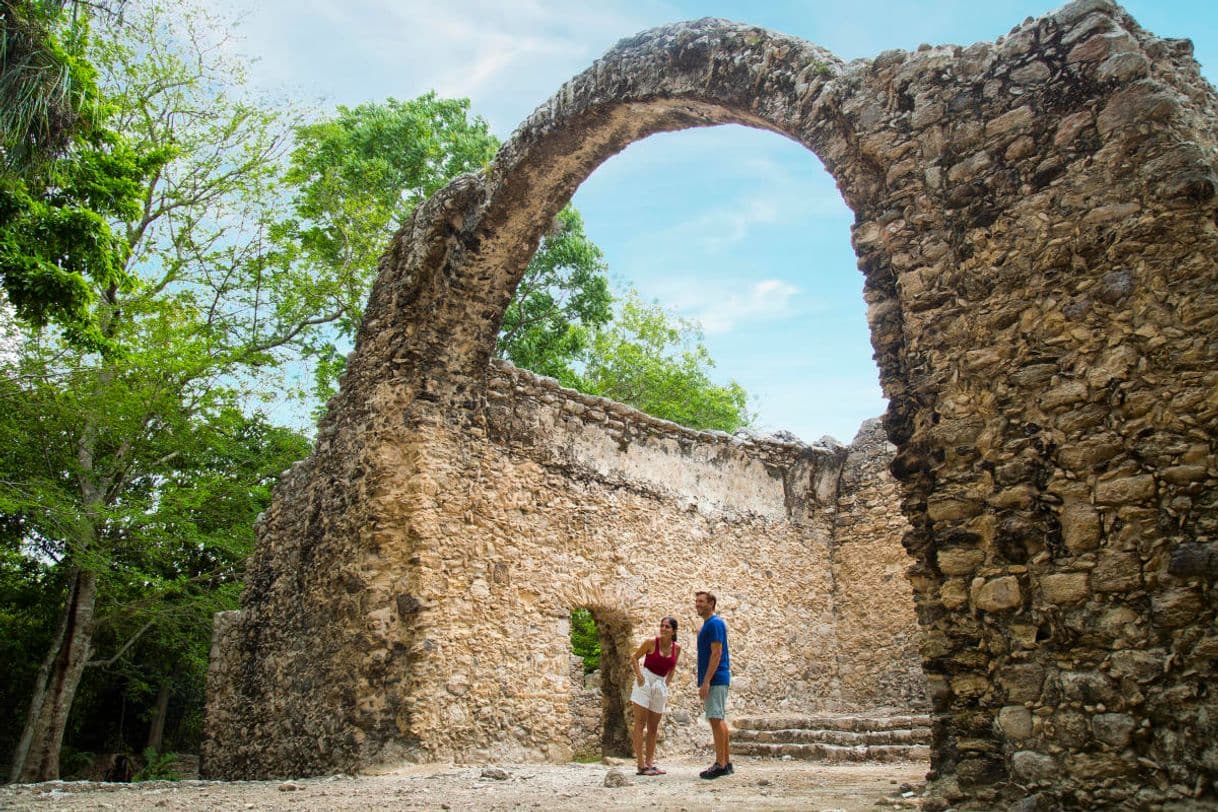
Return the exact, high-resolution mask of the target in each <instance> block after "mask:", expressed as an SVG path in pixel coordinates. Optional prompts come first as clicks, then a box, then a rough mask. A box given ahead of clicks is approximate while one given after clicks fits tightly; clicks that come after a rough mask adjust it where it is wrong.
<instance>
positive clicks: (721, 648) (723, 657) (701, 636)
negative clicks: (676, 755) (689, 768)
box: [694, 592, 734, 778]
mask: <svg viewBox="0 0 1218 812" xmlns="http://www.w3.org/2000/svg"><path fill="white" fill-rule="evenodd" d="M716 603H717V601H716V599H715V596H714V595H712V594H711V593H709V592H698V593H695V595H694V609H695V611H697V613H698V617H700V618H702V628H701V629H700V630H699V631H698V696H700V697H701V698H702V705H703V707H704V708H705V709H706V721H708V722H710V726H711V733H712V734H713V735H714V737H715V763H714V764H712V765H711V766H709V767H707V768H706V769H705V770H703V771H702V772H701V773H699V775H701V776H702V777H703V778H718V777H719V776H721V775H731V774H732V773H733V772H734V770H733V769H732V762H731V761H730V760H729V757H728V752H727V744H728V731H727V720H726V719H725V718H724V717H725V716H726V713H725V711H726V707H727V686H728V685H729V684H730V683H731V681H732V676H731V674H732V670H731V659H730V658H729V656H728V650H727V624H726V623H724V622H723V618H721V617H719V616H718V615H716V614H715V604H716Z"/></svg>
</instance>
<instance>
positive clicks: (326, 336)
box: [270, 93, 499, 402]
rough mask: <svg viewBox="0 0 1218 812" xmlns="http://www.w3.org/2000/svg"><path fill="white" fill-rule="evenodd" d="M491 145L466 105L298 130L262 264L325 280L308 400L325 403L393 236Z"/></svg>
mask: <svg viewBox="0 0 1218 812" xmlns="http://www.w3.org/2000/svg"><path fill="white" fill-rule="evenodd" d="M498 147H499V142H498V141H497V140H496V139H495V137H494V136H493V135H492V134H491V133H490V130H489V128H488V127H487V124H486V122H485V121H484V120H483V119H482V118H480V117H477V116H474V117H472V118H471V117H470V115H469V100H468V99H441V98H439V97H437V96H436V94H435V93H426V94H424V95H422V96H419V97H418V98H417V99H412V100H409V101H399V100H397V99H392V98H391V99H389V100H388V101H386V102H384V103H379V104H376V103H368V104H361V105H359V106H357V107H353V108H351V107H342V106H340V107H339V108H338V110H337V113H336V114H335V115H334V116H333V117H331V118H329V119H326V120H323V121H320V122H315V123H310V124H303V125H301V126H299V127H297V128H296V132H295V148H294V149H293V150H292V153H291V160H290V165H289V167H288V170H287V172H286V174H285V176H284V182H285V184H286V185H287V187H288V191H289V194H290V195H291V197H292V204H291V211H290V213H289V215H288V216H287V217H285V218H284V219H283V220H281V221H280V222H278V223H276V224H275V226H274V227H273V229H272V230H271V237H272V239H273V241H274V245H275V251H274V253H273V254H272V256H271V257H270V262H271V263H275V264H278V265H279V266H280V268H282V269H285V270H286V269H289V268H291V269H294V270H293V271H292V272H293V273H297V274H310V275H313V276H317V277H320V278H323V279H325V280H326V282H325V284H323V285H318V286H317V294H318V295H319V296H321V297H322V298H323V300H324V301H325V306H326V308H327V309H328V311H329V312H331V313H333V314H336V317H335V318H334V319H333V321H332V327H331V329H328V330H319V331H317V332H316V333H315V334H314V336H313V337H312V339H311V343H310V346H309V355H310V356H311V357H312V358H313V359H314V361H315V363H316V367H315V370H316V375H315V378H316V383H315V387H314V393H315V395H317V397H318V399H319V400H321V401H323V402H324V401H325V399H326V398H328V396H329V395H330V394H331V393H332V392H333V391H334V387H335V382H336V381H337V379H338V375H339V373H341V371H342V368H343V365H344V355H343V353H342V352H340V349H339V347H340V345H344V344H349V343H350V342H351V340H352V339H353V337H354V335H355V330H356V329H357V328H358V326H359V324H360V321H361V320H362V319H363V312H364V311H363V307H364V301H365V300H366V298H367V296H368V290H369V289H370V288H371V286H372V281H373V279H374V278H375V275H376V269H377V262H378V260H379V259H380V256H381V253H382V252H383V251H384V248H385V245H386V244H387V243H388V242H389V239H390V238H391V237H392V235H393V233H394V232H395V231H396V230H397V229H398V228H400V227H401V225H402V223H404V222H405V220H406V218H407V217H408V216H409V215H410V212H411V211H412V210H413V209H414V207H415V206H416V205H418V204H419V203H420V202H422V201H423V200H425V199H427V197H428V196H429V195H431V193H432V192H434V191H436V190H437V189H439V188H440V187H441V186H443V185H444V184H445V183H447V182H448V181H449V180H451V179H452V178H454V177H456V176H457V175H459V174H461V173H463V172H471V171H474V170H477V169H479V168H481V167H482V166H483V165H485V164H486V163H487V162H488V161H489V160H490V159H491V157H492V156H493V155H494V154H495V150H496V149H498Z"/></svg>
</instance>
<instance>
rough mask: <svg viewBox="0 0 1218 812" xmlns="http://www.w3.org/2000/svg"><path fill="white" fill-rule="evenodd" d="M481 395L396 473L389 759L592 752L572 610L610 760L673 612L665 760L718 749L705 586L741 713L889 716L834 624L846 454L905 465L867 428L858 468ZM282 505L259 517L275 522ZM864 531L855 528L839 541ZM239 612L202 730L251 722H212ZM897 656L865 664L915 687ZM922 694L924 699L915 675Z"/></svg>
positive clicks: (636, 416)
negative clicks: (849, 674) (701, 723)
mask: <svg viewBox="0 0 1218 812" xmlns="http://www.w3.org/2000/svg"><path fill="white" fill-rule="evenodd" d="M486 394H487V397H486V407H485V411H484V413H483V418H484V422H483V424H482V425H483V427H484V428H485V431H484V432H474V431H468V430H463V431H459V432H458V431H452V430H449V429H444V428H439V427H435V428H433V429H432V430H431V431H429V432H428V438H429V440H428V445H427V449H426V450H425V451H423V452H421V453H420V458H421V460H423V461H422V462H420V463H417V468H415V469H413V470H412V471H410V472H408V473H406V472H404V473H403V474H402V475H401V477H400V478H401V479H408V480H409V482H410V487H411V489H412V491H411V492H412V500H411V504H410V529H409V534H410V535H409V537H408V536H407V534H406V533H403V534H402V535H401V536H400V537H399V538H398V539H396V540H394V539H392V538H390V540H389V542H388V543H387V545H386V546H387V547H392V548H393V549H383V550H378V551H377V557H378V559H379V562H380V563H379V567H378V569H376V570H373V569H372V568H371V567H370V566H368V565H367V564H365V566H366V567H367V569H366V572H369V573H370V574H374V575H375V576H376V577H377V578H378V579H379V580H380V581H381V582H382V583H388V584H397V585H399V586H398V587H397V588H398V589H401V590H405V591H400V592H398V593H397V594H396V595H394V596H393V598H392V600H391V601H387V602H386V603H385V604H384V605H383V606H382V607H380V608H379V609H373V610H372V611H371V612H369V613H368V614H367V617H370V618H371V619H372V620H373V622H374V623H375V624H376V625H375V627H374V628H375V630H376V637H371V636H370V637H367V638H365V639H366V640H367V641H368V643H369V644H370V645H378V646H380V650H379V651H374V652H372V654H373V659H374V661H375V660H379V659H381V658H384V659H389V658H392V657H393V656H394V650H395V649H396V648H398V647H403V648H405V647H407V646H409V650H408V651H407V652H406V653H405V654H404V655H401V656H403V658H404V659H405V661H406V662H407V663H408V667H401V668H400V669H399V670H398V671H397V672H396V673H395V674H393V675H392V677H391V678H389V679H388V680H387V681H388V682H389V684H388V685H386V686H384V687H385V689H386V690H378V691H369V692H368V693H367V694H365V695H362V696H360V695H359V694H357V696H358V697H359V702H360V703H361V707H363V708H367V709H371V710H374V711H375V712H378V713H381V714H386V715H389V714H393V715H394V718H395V719H401V720H403V723H404V725H405V726H406V727H405V728H404V729H402V730H399V731H396V732H395V733H393V734H391V735H390V737H388V738H387V739H386V740H382V741H381V742H378V746H379V748H381V749H380V751H379V752H378V753H377V755H376V758H377V760H380V761H383V760H386V759H390V758H411V759H435V758H453V759H469V758H474V759H488V758H495V759H510V760H519V759H526V760H527V759H548V760H567V759H570V758H572V757H573V756H577V755H581V751H583V750H586V749H587V748H586V739H587V736H586V735H584V736H583V737H582V738H581V740H580V741H577V740H574V739H572V730H573V729H574V728H577V727H578V728H586V726H587V725H586V718H585V717H586V710H587V708H586V705H587V704H588V697H587V695H586V694H585V692H584V690H583V689H584V686H583V684H582V680H576V679H573V677H572V673H573V672H572V669H571V665H570V662H571V660H570V620H569V619H570V614H571V611H572V609H575V608H587V609H589V610H591V612H592V614H593V616H594V618H595V619H596V620H597V623H598V627H599V629H600V632H601V641H602V663H601V670H600V682H601V686H600V688H599V689H598V690H597V693H598V694H599V695H600V701H599V702H598V703H597V705H598V706H599V707H600V708H601V713H600V714H599V718H598V719H597V720H596V733H597V735H598V736H599V738H600V748H601V750H602V751H605V752H607V753H610V754H616V755H621V754H625V753H628V752H629V750H628V748H629V744H628V741H629V739H628V735H627V731H628V727H629V723H630V718H629V715H628V710H627V709H628V707H629V702H628V694H629V689H630V684H631V681H632V672H631V670H630V666H629V665H628V660H627V659H626V658H627V657H628V655H629V653H630V652H632V651H633V650H634V648H635V646H636V645H637V644H638V642H639V641H640V640H642V639H644V638H647V637H651V636H654V635H656V634H658V629H657V628H656V627H657V626H658V623H659V620H660V618H661V617H663V616H664V615H669V614H671V615H674V616H676V617H677V619H678V623H679V626H680V629H681V634H680V642H681V644H682V645H683V646H685V647H687V652H688V653H687V655H686V656H685V658H684V660H683V662H682V664H681V669H680V673H679V676H678V679H677V681H676V690H675V691H674V697H673V701H672V705H671V708H670V712H669V713H668V714H666V718H665V729H664V734H663V737H664V742H665V745H664V747H665V750H666V751H668V752H672V751H675V750H679V749H688V748H690V747H691V746H693V745H694V743H695V742H699V741H700V739H701V738H704V737H705V731H704V730H703V731H701V732H699V729H698V728H697V726H696V725H695V724H694V722H695V720H696V718H697V716H698V715H699V713H700V708H699V701H698V698H697V695H696V690H695V687H694V685H693V674H694V664H695V660H694V657H693V651H694V643H693V633H694V630H695V629H696V628H697V625H698V621H697V619H696V617H695V615H694V613H693V606H692V604H693V594H694V592H695V591H697V590H698V589H702V588H712V589H714V590H715V591H716V592H717V593H718V595H719V607H720V610H721V612H722V614H723V615H724V616H725V617H726V618H727V619H728V622H729V624H730V628H731V636H732V637H731V642H732V652H733V664H734V668H733V691H732V702H733V705H734V706H735V707H738V708H741V709H742V710H743V709H747V712H749V713H751V714H765V713H773V712H780V711H786V712H793V711H804V712H811V711H819V710H847V709H860V708H867V709H869V708H874V707H876V706H878V705H888V704H894V702H893V701H890V698H889V697H888V696H887V695H886V696H885V697H884V698H883V699H881V698H880V697H879V696H878V695H877V696H869V695H868V693H867V690H866V683H865V681H858V680H857V675H856V681H855V682H854V683H853V684H852V687H853V688H854V694H855V695H854V696H853V697H852V699H853V702H850V703H848V702H845V701H844V700H843V698H842V690H841V686H840V685H839V682H840V678H839V671H840V669H841V667H842V665H843V664H849V663H851V662H852V661H853V660H855V659H859V658H861V657H862V656H864V655H862V654H861V652H860V651H859V649H860V648H861V647H864V646H867V645H870V644H871V643H872V642H873V640H874V638H871V639H867V640H863V639H859V640H857V641H842V640H840V639H839V635H838V631H837V623H838V620H839V618H838V615H844V616H846V617H847V622H849V617H850V615H851V611H852V609H853V607H846V608H845V609H844V610H841V611H838V610H835V607H834V595H835V593H837V592H838V591H839V590H838V589H837V588H836V586H835V584H834V578H835V575H836V573H835V571H834V567H833V565H832V555H833V550H834V548H835V547H836V546H837V542H836V541H835V538H834V520H835V515H836V513H837V501H838V491H839V488H840V486H841V482H842V471H843V466H845V465H846V463H847V460H852V461H853V466H854V473H853V474H852V478H851V487H852V488H859V487H865V483H861V482H860V479H861V477H860V474H867V473H874V472H875V471H876V470H877V469H878V470H880V471H881V472H882V470H883V468H884V467H885V466H886V465H887V463H888V462H889V461H890V460H891V458H892V451H891V449H890V448H888V447H886V444H885V443H884V442H883V441H882V440H880V441H879V442H876V437H875V435H876V430H875V427H872V429H871V431H870V434H869V439H870V441H871V442H869V443H867V444H864V445H860V446H859V447H858V448H857V449H856V450H855V453H853V454H851V453H850V450H848V449H846V448H844V447H842V446H840V445H837V444H836V443H829V444H827V445H821V446H812V447H810V446H806V445H803V444H802V443H800V442H798V441H783V440H778V439H767V438H754V437H749V436H728V435H725V434H722V433H716V432H695V431H691V430H688V429H684V428H681V427H679V426H676V425H675V424H672V423H669V422H667V421H663V420H657V419H655V418H652V417H649V416H647V415H644V414H642V413H640V412H638V411H636V410H634V409H632V408H630V407H626V406H623V405H621V404H618V403H613V402H611V401H607V400H604V399H602V398H595V397H590V396H587V395H582V394H580V393H577V392H574V391H571V390H566V389H562V388H561V387H559V386H558V385H557V384H556V383H555V382H554V381H551V380H549V379H545V378H539V377H537V376H534V375H533V374H531V373H528V372H524V371H521V370H517V369H515V368H514V367H511V366H510V365H501V364H498V363H496V364H494V365H492V366H491V368H490V370H489V379H488V383H487V387H486ZM417 437H418V435H416V436H415V439H416V440H417ZM872 457H874V458H875V459H871V458H872ZM885 496H887V497H888V498H889V504H888V507H887V517H886V518H885V523H886V525H887V524H893V523H901V522H903V520H902V519H901V518H900V515H899V513H897V511H896V503H895V501H894V499H893V494H892V493H886V494H885ZM872 507H873V508H875V510H876V511H877V512H882V510H881V509H880V506H878V505H872ZM277 509H278V507H276V508H272V513H271V515H270V516H268V517H267V521H276V520H279V518H280V517H279V516H278V515H276V513H275V511H276V510H277ZM872 526H873V525H872V523H870V522H867V521H858V522H857V523H856V524H852V525H851V526H850V527H849V528H846V529H845V530H844V531H843V535H844V537H848V536H849V533H850V532H856V531H857V532H862V530H863V529H865V528H869V527H872ZM386 533H387V534H388V531H386ZM883 546H887V547H888V548H889V549H887V550H886V551H885V552H884V553H883V555H884V557H886V558H888V559H894V558H896V557H897V556H899V555H904V553H903V551H902V550H901V548H900V533H896V534H893V533H889V534H888V535H887V536H886V537H885V536H878V537H875V538H873V539H871V540H870V541H869V547H870V548H871V549H872V550H873V551H874V550H877V549H879V548H880V547H883ZM408 554H409V555H408ZM858 586H859V588H860V589H862V588H869V585H867V584H860V585H858ZM883 589H885V590H886V591H887V592H891V593H893V594H896V595H898V596H901V598H902V600H898V601H895V602H893V605H892V607H891V609H892V611H894V612H896V613H897V614H898V615H899V619H898V620H897V621H895V622H894V621H891V620H890V621H888V625H889V626H891V627H894V628H896V627H900V628H901V630H902V633H907V634H908V633H912V631H913V628H914V627H915V621H914V616H913V601H912V595H911V593H910V590H909V587H908V582H906V581H904V580H899V581H898V582H897V583H896V584H895V585H894V584H886V585H885V586H884V587H883ZM246 611H247V612H248V610H246ZM243 614H244V613H241V614H239V615H237V616H234V614H233V613H225V614H224V615H222V616H221V617H220V618H219V619H218V621H217V628H216V632H217V641H218V642H217V648H216V651H215V652H214V653H213V657H212V673H211V675H210V680H209V682H210V684H211V685H212V692H213V693H212V700H211V702H210V707H211V708H212V709H213V711H214V714H213V716H212V718H211V719H209V730H224V729H226V728H228V727H229V726H235V725H239V724H240V720H239V717H237V716H236V715H235V714H234V715H231V716H222V715H221V714H233V707H234V705H237V706H240V705H241V704H242V700H241V698H240V697H239V696H236V695H234V694H233V693H232V690H233V687H234V685H233V683H234V681H235V678H237V677H239V675H240V671H239V670H238V669H239V668H241V667H242V662H241V658H240V657H239V656H236V654H235V653H236V652H239V651H240V642H239V638H237V637H236V636H234V637H232V638H229V635H230V634H232V632H234V631H237V630H239V629H240V628H241V624H242V622H243V618H242V616H241V615H243ZM869 619H870V620H874V615H869ZM864 622H868V619H864V618H861V617H860V618H856V619H855V620H854V625H861V624H862V623H864ZM887 653H888V654H889V656H892V655H893V652H892V651H889V652H887ZM903 655H904V656H905V658H906V659H905V662H904V664H903V665H894V664H893V663H887V664H885V665H884V666H882V667H879V668H876V667H875V666H874V664H872V668H871V670H873V671H879V670H884V669H888V670H892V669H894V668H895V669H896V670H898V671H900V672H901V673H903V674H908V673H909V672H910V670H911V669H916V667H917V660H916V652H914V651H913V650H908V649H907V650H905V651H903ZM866 656H871V655H870V653H868V654H867V655H866ZM898 656H900V655H898ZM291 663H292V667H293V668H297V669H299V668H306V666H305V665H304V663H302V662H301V661H300V660H292V661H291ZM866 670H867V668H865V667H864V668H862V669H860V672H862V671H866ZM277 676H278V677H279V678H280V679H283V678H284V677H286V676H287V675H277ZM918 681H919V685H920V687H921V689H922V701H923V702H925V694H924V688H925V682H924V680H923V679H922V678H921V674H920V672H919V673H918ZM878 684H879V683H878V682H877V683H876V685H877V686H878ZM399 702H400V703H403V704H404V705H405V707H398V706H397V703H399ZM895 702H898V703H899V702H901V698H900V697H897V698H896V699H895ZM329 712H330V709H328V708H326V707H324V706H315V707H313V708H311V709H310V710H309V711H307V715H305V716H302V717H298V718H296V719H294V720H293V723H294V724H302V725H307V724H310V723H313V724H319V725H320V724H323V723H324V717H325V716H326V714H327V713H329ZM230 735H231V733H230ZM217 744H218V743H215V742H214V740H209V744H208V750H207V752H208V754H209V756H208V758H209V763H212V760H213V759H215V760H218V759H225V760H226V761H228V760H231V761H228V763H229V764H230V765H231V766H234V767H236V766H238V765H239V764H244V763H246V762H247V760H248V759H251V758H256V757H258V756H257V751H258V750H259V749H260V748H261V746H262V742H261V741H260V740H259V739H257V738H251V739H250V740H249V741H248V742H246V743H244V744H237V743H236V742H233V741H231V740H230V741H228V742H226V743H225V744H224V746H223V749H222V750H221V751H220V752H217V750H220V748H219V747H217ZM386 750H387V752H386Z"/></svg>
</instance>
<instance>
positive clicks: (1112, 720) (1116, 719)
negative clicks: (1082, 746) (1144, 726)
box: [1091, 713, 1137, 747]
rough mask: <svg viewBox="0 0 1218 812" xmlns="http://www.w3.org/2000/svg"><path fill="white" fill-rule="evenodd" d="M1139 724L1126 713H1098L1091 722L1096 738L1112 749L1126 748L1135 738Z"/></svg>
mask: <svg viewBox="0 0 1218 812" xmlns="http://www.w3.org/2000/svg"><path fill="white" fill-rule="evenodd" d="M1136 726H1137V722H1135V721H1134V718H1133V717H1132V716H1130V715H1128V714H1125V713H1097V714H1096V715H1095V718H1094V719H1092V720H1091V727H1092V728H1093V729H1094V730H1095V738H1097V739H1098V740H1100V741H1102V742H1103V743H1104V744H1107V745H1110V746H1112V747H1125V746H1126V745H1127V744H1129V741H1130V739H1131V738H1133V731H1134V728H1135V727H1136Z"/></svg>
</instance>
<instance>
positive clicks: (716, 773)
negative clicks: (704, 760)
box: [698, 761, 731, 779]
mask: <svg viewBox="0 0 1218 812" xmlns="http://www.w3.org/2000/svg"><path fill="white" fill-rule="evenodd" d="M729 773H731V768H730V767H720V766H719V762H717V761H716V762H715V763H714V764H712V765H710V766H709V767H707V768H706V769H705V770H703V771H702V772H700V773H698V776H699V777H701V778H706V779H712V778H719V777H720V776H724V775H728V774H729Z"/></svg>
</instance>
